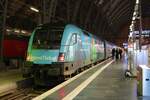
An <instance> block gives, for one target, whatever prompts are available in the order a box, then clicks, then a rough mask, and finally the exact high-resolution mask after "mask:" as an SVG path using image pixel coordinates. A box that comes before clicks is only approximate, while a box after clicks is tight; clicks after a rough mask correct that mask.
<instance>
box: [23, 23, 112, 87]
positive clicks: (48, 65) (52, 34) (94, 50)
mask: <svg viewBox="0 0 150 100" xmlns="http://www.w3.org/2000/svg"><path fill="white" fill-rule="evenodd" d="M112 47H113V45H112V44H110V43H109V42H107V41H105V40H102V39H99V38H98V37H96V36H94V35H92V34H91V33H89V32H87V31H84V30H82V29H80V28H79V27H77V26H75V25H72V24H67V25H66V26H65V27H62V26H58V25H57V26H55V25H51V24H45V25H41V26H39V27H37V28H36V29H35V30H34V31H33V33H32V35H31V37H30V40H29V45H28V51H27V59H26V62H25V64H24V76H30V77H34V79H35V84H38V85H48V84H50V82H51V81H52V80H53V79H56V80H59V79H65V80H66V79H68V78H70V77H71V76H72V75H75V74H78V73H79V72H81V71H82V70H83V69H85V68H87V67H90V66H91V65H92V64H96V63H97V62H99V61H102V60H104V59H106V58H108V57H110V56H111V49H112Z"/></svg>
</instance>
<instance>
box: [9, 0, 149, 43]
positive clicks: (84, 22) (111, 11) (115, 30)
mask: <svg viewBox="0 0 150 100" xmlns="http://www.w3.org/2000/svg"><path fill="white" fill-rule="evenodd" d="M44 1H45V2H46V3H47V5H50V4H49V3H53V4H54V5H55V6H54V7H53V8H51V10H50V11H49V12H51V16H50V19H51V20H50V21H51V22H59V23H60V22H61V23H73V24H76V25H78V26H79V27H81V28H83V29H84V30H87V31H89V32H91V33H93V34H95V35H97V36H100V37H102V38H104V39H107V40H110V41H112V42H114V40H115V42H116V43H117V41H116V40H118V42H119V41H120V39H121V40H127V38H128V34H122V30H123V28H124V27H128V28H129V25H130V23H131V20H132V15H133V10H134V6H135V3H136V0H11V1H9V2H8V10H7V11H8V12H7V26H9V27H14V28H16V27H17V28H21V29H25V30H29V31H32V30H33V29H34V27H36V26H37V25H38V24H39V23H41V22H44V21H42V20H43V19H44V18H43V15H44V10H43V4H44ZM141 1H142V16H143V17H150V2H149V0H141ZM31 6H32V7H35V8H37V9H38V10H39V12H34V11H33V10H31V9H30V8H31ZM47 7H48V6H47ZM40 16H41V17H40ZM39 18H41V19H40V20H39Z"/></svg>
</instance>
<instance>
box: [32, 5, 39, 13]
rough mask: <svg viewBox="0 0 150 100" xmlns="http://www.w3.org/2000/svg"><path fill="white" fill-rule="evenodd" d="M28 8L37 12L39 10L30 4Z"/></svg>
mask: <svg viewBox="0 0 150 100" xmlns="http://www.w3.org/2000/svg"><path fill="white" fill-rule="evenodd" d="M30 9H31V10H32V11H34V12H37V13H38V12H39V10H38V9H37V8H35V7H32V6H31V7H30Z"/></svg>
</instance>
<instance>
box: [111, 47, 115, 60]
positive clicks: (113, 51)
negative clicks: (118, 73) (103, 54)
mask: <svg viewBox="0 0 150 100" xmlns="http://www.w3.org/2000/svg"><path fill="white" fill-rule="evenodd" d="M111 53H112V58H113V59H115V48H113V49H112V52H111Z"/></svg>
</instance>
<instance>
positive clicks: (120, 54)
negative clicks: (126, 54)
mask: <svg viewBox="0 0 150 100" xmlns="http://www.w3.org/2000/svg"><path fill="white" fill-rule="evenodd" d="M118 53H119V57H120V59H121V58H122V49H119V52H118Z"/></svg>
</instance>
